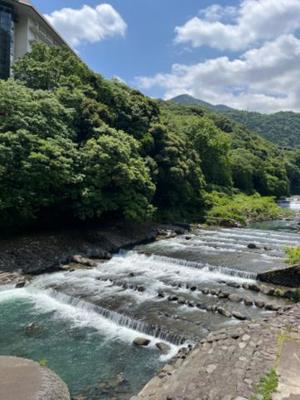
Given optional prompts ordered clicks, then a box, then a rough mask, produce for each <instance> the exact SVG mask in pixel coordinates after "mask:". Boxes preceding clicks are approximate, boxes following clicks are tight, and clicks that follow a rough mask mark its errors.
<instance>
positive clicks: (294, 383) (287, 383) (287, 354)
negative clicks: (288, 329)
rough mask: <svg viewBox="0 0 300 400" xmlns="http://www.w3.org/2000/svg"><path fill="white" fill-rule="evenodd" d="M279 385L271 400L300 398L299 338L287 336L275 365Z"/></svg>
mask: <svg viewBox="0 0 300 400" xmlns="http://www.w3.org/2000/svg"><path fill="white" fill-rule="evenodd" d="M277 373H278V375H279V385H278V389H277V393H275V394H274V395H273V399H272V400H300V340H299V338H297V337H293V335H289V336H287V338H286V339H285V340H284V343H283V345H282V349H281V352H280V358H279V363H278V366H277Z"/></svg>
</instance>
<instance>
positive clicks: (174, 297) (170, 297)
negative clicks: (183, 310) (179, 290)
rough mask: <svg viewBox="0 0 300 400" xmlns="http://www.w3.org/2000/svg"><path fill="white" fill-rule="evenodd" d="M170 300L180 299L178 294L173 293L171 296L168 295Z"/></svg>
mask: <svg viewBox="0 0 300 400" xmlns="http://www.w3.org/2000/svg"><path fill="white" fill-rule="evenodd" d="M168 300H169V301H178V296H176V295H175V294H172V295H171V296H169V297H168Z"/></svg>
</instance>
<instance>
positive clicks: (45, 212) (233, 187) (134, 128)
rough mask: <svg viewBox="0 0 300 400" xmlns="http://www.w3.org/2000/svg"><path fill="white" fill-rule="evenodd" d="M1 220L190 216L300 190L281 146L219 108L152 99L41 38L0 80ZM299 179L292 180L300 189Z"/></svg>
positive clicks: (297, 158) (294, 164)
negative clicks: (222, 195) (215, 193)
mask: <svg viewBox="0 0 300 400" xmlns="http://www.w3.org/2000/svg"><path fill="white" fill-rule="evenodd" d="M0 110H1V116H0V186H1V191H0V227H2V228H3V227H23V226H28V225H31V224H33V223H34V222H35V221H45V220H51V221H53V220H55V219H58V220H61V219H64V218H71V219H75V220H90V219H95V218H99V217H102V216H104V215H113V216H114V217H116V216H118V217H120V218H130V219H136V220H143V219H147V218H160V219H161V218H164V219H169V220H170V219H174V218H176V219H193V218H199V217H201V215H202V214H203V212H204V210H205V208H206V206H207V203H206V201H207V200H206V193H207V192H209V191H212V190H215V189H217V190H220V191H225V192H227V193H233V192H237V191H238V190H241V191H243V192H245V193H254V192H258V193H261V194H263V195H272V196H284V195H288V194H289V193H290V192H291V191H292V192H295V191H299V190H300V188H299V184H300V152H296V151H294V152H292V151H290V152H284V151H283V150H280V149H279V148H278V147H276V146H275V145H273V144H271V143H269V142H268V141H266V140H264V139H263V138H261V137H260V136H258V135H256V134H253V133H250V132H248V131H247V130H245V128H243V127H242V126H241V125H239V124H236V123H235V122H233V121H231V120H230V119H228V118H227V117H225V116H224V115H223V114H221V113H211V112H207V111H205V110H202V109H200V108H199V107H195V106H188V107H186V106H185V107H183V106H180V105H176V104H173V103H168V102H163V101H154V100H152V99H150V98H148V97H145V96H144V95H142V94H141V93H139V92H138V91H136V90H132V89H130V88H129V87H127V86H126V85H124V84H123V83H120V82H119V81H117V80H112V81H109V80H106V79H104V78H103V77H102V76H101V75H98V74H95V73H94V72H92V71H90V70H89V69H88V68H87V66H86V65H85V64H83V63H82V62H81V61H80V60H79V59H78V58H77V57H76V56H75V55H73V54H72V53H70V52H69V51H68V50H67V49H64V48H55V47H52V48H49V47H47V46H45V45H42V44H37V45H35V46H34V48H33V51H32V52H31V53H29V54H27V55H26V56H25V57H24V58H23V59H20V60H19V61H18V62H17V64H15V67H14V79H9V80H8V81H1V82H0ZM297 185H298V187H297Z"/></svg>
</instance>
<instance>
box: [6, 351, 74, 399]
mask: <svg viewBox="0 0 300 400" xmlns="http://www.w3.org/2000/svg"><path fill="white" fill-rule="evenodd" d="M0 382H1V385H0V399H1V400H70V393H69V390H68V388H67V385H66V384H65V383H64V382H63V381H62V380H61V379H60V378H59V377H58V376H57V375H56V374H55V373H54V372H52V371H50V369H48V368H45V367H41V366H40V365H39V364H38V363H36V362H34V361H31V360H26V359H24V358H17V357H3V356H2V357H0Z"/></svg>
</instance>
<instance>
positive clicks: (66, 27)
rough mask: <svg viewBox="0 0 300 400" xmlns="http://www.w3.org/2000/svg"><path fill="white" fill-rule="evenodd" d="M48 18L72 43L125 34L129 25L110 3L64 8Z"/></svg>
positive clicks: (92, 41) (78, 43)
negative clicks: (93, 6)
mask: <svg viewBox="0 0 300 400" xmlns="http://www.w3.org/2000/svg"><path fill="white" fill-rule="evenodd" d="M46 18H47V19H48V20H49V21H50V23H51V24H52V25H53V26H54V27H55V28H56V29H57V31H58V32H59V33H60V34H61V35H62V36H63V37H64V38H65V40H66V41H67V42H68V43H70V45H71V46H75V47H76V46H78V45H80V44H81V43H86V42H89V43H95V42H99V41H101V40H103V39H105V38H107V37H113V36H119V35H121V36H123V35H124V34H125V32H126V29H127V25H126V23H125V21H124V20H123V19H122V17H121V15H120V14H119V13H118V12H117V11H116V10H115V9H114V8H113V7H112V6H111V5H110V4H99V5H98V6H96V7H95V8H92V7H90V6H87V5H84V6H83V7H82V8H80V9H74V8H62V9H61V10H57V11H53V12H52V13H51V14H50V15H46Z"/></svg>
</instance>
